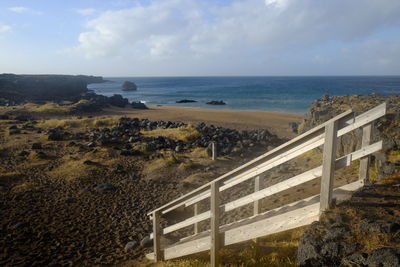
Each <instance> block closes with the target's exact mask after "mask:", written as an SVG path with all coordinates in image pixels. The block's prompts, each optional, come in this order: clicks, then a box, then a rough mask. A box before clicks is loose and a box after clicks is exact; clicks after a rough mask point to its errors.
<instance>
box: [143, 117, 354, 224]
mask: <svg viewBox="0 0 400 267" xmlns="http://www.w3.org/2000/svg"><path fill="white" fill-rule="evenodd" d="M353 116H354V111H353V110H348V111H345V112H343V113H341V114H339V115H338V116H336V117H334V118H332V119H330V120H329V121H327V122H325V123H323V124H321V125H319V126H317V127H315V128H313V129H311V130H309V131H307V132H305V133H303V134H301V135H299V136H297V137H296V138H294V139H292V140H290V141H289V142H286V143H284V144H282V145H280V146H278V147H276V148H274V149H272V150H271V151H269V152H267V153H265V154H263V155H261V156H259V157H257V158H256V159H254V160H251V161H249V162H248V163H246V164H243V165H242V166H240V167H238V168H236V169H234V170H232V171H230V172H228V173H226V174H224V175H222V176H220V177H218V178H216V179H215V180H213V181H211V182H208V183H207V184H204V185H202V186H200V187H199V188H197V189H194V190H193V191H191V192H189V193H187V194H185V195H183V196H181V197H179V198H177V199H175V200H173V201H171V202H169V203H167V204H165V205H163V206H161V207H159V208H157V209H155V210H153V211H151V212H149V213H147V215H149V216H150V215H151V214H152V213H153V212H154V211H160V210H164V209H166V208H168V207H170V206H172V205H174V204H176V203H178V202H180V201H184V200H187V199H188V198H190V197H191V196H193V195H194V194H196V193H200V192H202V191H204V190H207V189H208V188H209V187H210V186H211V184H212V183H213V182H215V181H224V180H225V179H227V178H231V177H233V176H236V175H238V174H240V172H244V171H247V170H249V169H251V168H253V167H255V166H257V165H259V164H260V162H261V161H264V160H265V159H268V158H271V157H273V156H274V155H276V154H280V151H281V150H283V149H285V148H287V147H289V146H293V144H297V143H299V142H300V141H303V140H302V139H304V138H307V137H309V136H310V135H312V134H316V133H318V134H320V133H323V132H324V128H325V125H326V124H328V123H330V122H331V121H336V120H342V119H343V120H344V119H351V118H353ZM353 119H354V118H353ZM344 121H346V120H344Z"/></svg>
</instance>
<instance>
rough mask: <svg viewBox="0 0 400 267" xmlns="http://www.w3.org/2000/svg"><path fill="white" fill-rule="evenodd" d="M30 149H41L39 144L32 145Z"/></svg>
mask: <svg viewBox="0 0 400 267" xmlns="http://www.w3.org/2000/svg"><path fill="white" fill-rule="evenodd" d="M32 149H42V144H41V143H33V144H32Z"/></svg>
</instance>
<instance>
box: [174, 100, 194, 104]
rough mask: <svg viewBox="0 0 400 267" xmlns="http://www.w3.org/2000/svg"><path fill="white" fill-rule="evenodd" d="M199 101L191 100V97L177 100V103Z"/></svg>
mask: <svg viewBox="0 0 400 267" xmlns="http://www.w3.org/2000/svg"><path fill="white" fill-rule="evenodd" d="M195 102H197V101H196V100H191V99H182V100H177V101H176V103H179V104H180V103H195Z"/></svg>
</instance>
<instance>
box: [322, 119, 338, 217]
mask: <svg viewBox="0 0 400 267" xmlns="http://www.w3.org/2000/svg"><path fill="white" fill-rule="evenodd" d="M337 130H338V122H337V121H334V122H331V123H330V124H328V125H326V126H325V144H324V152H323V155H322V178H321V191H320V192H321V207H320V211H321V212H323V211H325V210H327V209H328V208H329V205H330V204H331V201H332V190H333V181H334V174H335V162H336V145H337Z"/></svg>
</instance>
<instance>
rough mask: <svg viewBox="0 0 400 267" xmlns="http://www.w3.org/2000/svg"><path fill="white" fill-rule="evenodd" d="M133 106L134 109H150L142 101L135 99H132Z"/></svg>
mask: <svg viewBox="0 0 400 267" xmlns="http://www.w3.org/2000/svg"><path fill="white" fill-rule="evenodd" d="M131 106H132V108H134V109H148V107H147V106H146V105H145V104H144V103H142V102H134V101H132V103H131Z"/></svg>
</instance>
